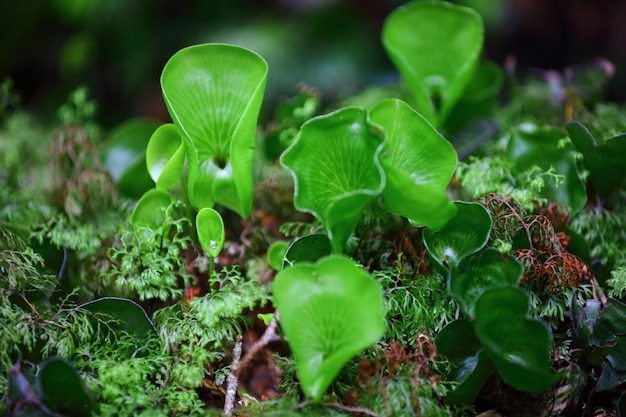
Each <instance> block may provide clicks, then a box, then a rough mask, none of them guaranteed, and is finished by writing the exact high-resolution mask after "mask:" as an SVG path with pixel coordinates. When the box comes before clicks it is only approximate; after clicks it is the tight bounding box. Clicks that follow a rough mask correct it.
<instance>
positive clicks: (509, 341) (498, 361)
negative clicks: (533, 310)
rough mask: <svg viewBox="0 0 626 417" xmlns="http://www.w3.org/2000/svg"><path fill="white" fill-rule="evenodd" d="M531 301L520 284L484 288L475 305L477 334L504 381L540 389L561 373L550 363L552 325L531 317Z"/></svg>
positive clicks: (527, 389) (552, 381) (530, 390)
mask: <svg viewBox="0 0 626 417" xmlns="http://www.w3.org/2000/svg"><path fill="white" fill-rule="evenodd" d="M529 304H530V299H529V297H528V294H527V293H525V292H524V291H522V290H521V289H519V288H513V287H506V288H495V289H490V290H487V291H485V292H484V293H483V294H482V295H481V296H480V298H479V299H478V301H477V302H476V306H475V313H476V335H477V336H478V339H479V340H480V342H481V344H482V345H483V346H484V347H485V350H486V352H487V354H488V355H489V358H490V359H491V361H492V362H493V364H494V366H495V367H496V370H497V371H498V374H499V375H500V376H501V377H502V379H503V380H504V382H505V383H507V384H508V385H510V386H512V387H514V388H516V389H518V390H521V391H529V392H539V391H544V390H546V389H548V388H550V387H551V386H552V385H553V384H554V383H555V382H556V381H557V380H558V379H559V375H557V374H554V373H553V372H552V368H551V366H550V352H551V349H552V334H551V332H550V328H549V327H548V326H547V325H546V324H545V323H544V322H543V321H541V320H536V319H531V318H529V317H528V310H529Z"/></svg>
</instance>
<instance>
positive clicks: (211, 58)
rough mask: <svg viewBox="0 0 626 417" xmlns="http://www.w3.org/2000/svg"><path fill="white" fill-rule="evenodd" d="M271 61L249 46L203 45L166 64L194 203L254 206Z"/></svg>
mask: <svg viewBox="0 0 626 417" xmlns="http://www.w3.org/2000/svg"><path fill="white" fill-rule="evenodd" d="M266 80H267V63H266V62H265V61H264V60H263V58H261V57H260V56H259V55H257V54H255V53H254V52H252V51H249V50H247V49H245V48H241V47H237V46H232V45H223V44H202V45H196V46H191V47H188V48H184V49H181V50H180V51H178V52H177V53H176V54H174V56H172V57H171V58H170V60H169V61H168V62H167V64H165V68H164V69H163V73H162V75H161V87H162V89H163V97H164V98H165V103H166V105H167V108H168V110H169V112H170V115H171V116H172V120H173V121H174V124H176V126H177V127H178V128H179V130H180V132H181V133H182V135H183V140H184V142H185V149H186V153H187V161H188V165H189V198H190V200H191V202H192V204H193V205H194V207H196V208H198V209H200V208H203V207H212V206H213V205H214V204H215V203H218V204H221V205H224V206H226V207H228V208H230V209H232V210H234V211H235V212H237V213H238V214H239V215H240V216H242V217H247V216H248V215H249V214H250V210H251V208H252V188H253V183H252V159H253V155H254V146H255V135H256V123H257V118H258V115H259V110H260V108H261V102H262V99H263V92H264V90H265V83H266Z"/></svg>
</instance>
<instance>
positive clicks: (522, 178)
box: [455, 155, 561, 210]
mask: <svg viewBox="0 0 626 417" xmlns="http://www.w3.org/2000/svg"><path fill="white" fill-rule="evenodd" d="M455 175H456V177H457V178H458V179H459V181H460V183H461V185H462V187H463V188H462V192H463V193H466V194H467V196H468V197H469V198H471V199H475V198H477V197H480V196H482V195H485V194H489V193H496V194H500V195H503V196H507V197H511V198H513V199H514V200H516V201H518V202H519V203H520V204H521V205H522V207H524V208H525V209H527V210H531V209H533V208H534V207H535V202H536V201H545V198H544V197H543V196H542V194H541V191H542V190H543V189H544V187H545V184H546V181H547V180H551V181H560V179H561V177H560V176H558V175H557V174H555V172H554V169H553V168H549V169H547V170H542V169H541V168H539V167H538V166H533V167H531V168H529V169H527V170H522V171H518V170H517V169H515V166H514V164H513V161H512V160H511V159H510V158H504V157H502V156H499V155H494V156H485V157H481V158H477V157H474V156H470V158H469V160H468V161H467V162H459V166H458V168H457V170H456V173H455Z"/></svg>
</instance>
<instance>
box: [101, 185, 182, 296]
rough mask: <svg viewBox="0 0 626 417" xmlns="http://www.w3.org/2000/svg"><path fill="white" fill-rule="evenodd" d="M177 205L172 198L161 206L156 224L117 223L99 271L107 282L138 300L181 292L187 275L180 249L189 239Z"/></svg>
mask: <svg viewBox="0 0 626 417" xmlns="http://www.w3.org/2000/svg"><path fill="white" fill-rule="evenodd" d="M155 191H156V190H155ZM168 199H169V196H168ZM180 205H181V204H180V202H178V201H173V202H172V203H171V204H169V206H167V207H166V208H165V210H164V211H163V212H162V213H161V215H160V216H159V217H160V218H162V222H161V223H160V227H158V228H152V227H129V225H128V224H122V225H121V227H120V229H119V230H118V231H117V238H116V241H115V242H114V243H113V244H112V245H111V246H110V247H109V249H108V251H107V252H108V256H109V259H110V264H109V266H108V267H107V268H106V269H105V271H103V272H104V277H105V282H106V283H107V284H112V285H114V286H115V288H117V289H118V290H119V291H121V292H122V293H124V292H130V293H132V294H136V295H137V297H138V298H139V299H140V300H149V299H153V298H156V299H160V300H163V301H166V300H176V299H179V298H180V297H181V296H182V293H183V290H182V288H184V286H185V283H189V279H190V278H189V276H188V275H187V274H186V272H185V260H184V258H183V257H182V253H183V252H184V251H185V250H187V249H188V248H190V247H191V243H192V241H191V239H190V237H189V236H188V234H187V233H188V230H189V227H190V221H189V220H188V219H187V218H185V217H183V216H180V215H179V214H178V213H177V210H176V209H177V208H178V207H180ZM149 215H154V213H149ZM181 281H182V282H181Z"/></svg>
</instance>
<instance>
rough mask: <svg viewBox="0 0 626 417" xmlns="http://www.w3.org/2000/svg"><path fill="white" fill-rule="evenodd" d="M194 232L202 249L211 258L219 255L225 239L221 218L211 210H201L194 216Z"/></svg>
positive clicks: (206, 208)
mask: <svg viewBox="0 0 626 417" xmlns="http://www.w3.org/2000/svg"><path fill="white" fill-rule="evenodd" d="M196 230H197V231H198V240H199V241H200V245H201V246H202V249H204V250H205V251H206V253H208V254H209V255H211V256H212V257H216V256H217V255H219V254H220V252H221V251H222V248H223V247H224V240H225V239H226V235H225V234H224V221H223V220H222V216H220V214H219V213H218V212H217V211H215V210H213V209H212V208H208V207H205V208H203V209H201V210H200V211H199V212H198V215H197V216H196Z"/></svg>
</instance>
